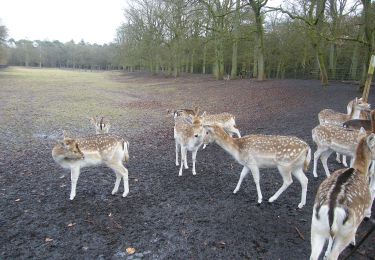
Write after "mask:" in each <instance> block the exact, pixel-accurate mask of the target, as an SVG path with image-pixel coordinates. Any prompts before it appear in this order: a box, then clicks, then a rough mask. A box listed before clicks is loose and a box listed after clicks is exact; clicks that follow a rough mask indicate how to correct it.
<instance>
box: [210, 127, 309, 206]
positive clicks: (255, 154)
mask: <svg viewBox="0 0 375 260" xmlns="http://www.w3.org/2000/svg"><path fill="white" fill-rule="evenodd" d="M204 128H205V131H206V136H205V138H204V143H205V144H208V143H211V142H216V143H217V144H218V145H219V146H220V147H222V148H223V149H224V150H226V151H227V152H228V153H229V154H231V155H232V156H233V157H234V158H235V159H236V161H237V162H238V163H240V164H241V165H243V166H244V167H243V169H242V172H241V176H240V179H239V181H238V184H237V186H236V188H235V190H234V191H233V193H237V192H238V190H239V189H240V186H241V183H242V181H243V179H244V178H245V176H246V175H247V174H248V173H249V171H251V173H252V175H253V178H254V182H255V185H256V188H257V193H258V203H261V202H262V198H263V197H262V192H261V190H260V185H259V169H260V168H277V169H278V170H279V172H280V174H281V176H282V178H283V185H282V186H281V187H280V189H279V190H278V191H277V192H276V193H275V194H274V195H273V196H272V197H271V198H270V199H269V200H268V201H269V202H273V201H275V200H276V199H277V198H278V197H279V196H280V195H281V194H282V193H283V192H284V191H285V190H286V189H287V188H288V187H289V185H290V184H292V182H293V180H292V175H293V176H294V177H296V178H297V180H298V181H299V182H300V183H301V187H302V193H301V202H300V203H299V204H298V207H299V208H302V207H303V206H304V205H305V203H306V192H307V184H308V179H307V178H306V176H305V174H304V171H307V169H308V166H309V163H310V160H311V149H310V147H309V145H308V144H307V143H306V142H304V141H302V140H301V139H299V138H297V137H295V136H279V135H247V136H243V137H241V138H233V137H231V136H230V135H229V134H228V133H227V132H226V131H225V130H224V129H223V128H222V127H221V126H219V125H205V126H204Z"/></svg>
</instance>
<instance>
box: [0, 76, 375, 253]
mask: <svg viewBox="0 0 375 260" xmlns="http://www.w3.org/2000/svg"><path fill="white" fill-rule="evenodd" d="M0 73H1V72H0ZM108 77H109V78H108V80H110V81H112V82H114V84H116V87H115V88H113V87H111V86H110V87H108V86H95V87H93V89H91V88H90V84H87V85H84V86H83V87H81V89H82V88H84V90H87V91H82V92H80V95H73V96H75V97H74V98H73V97H71V96H69V95H70V94H69V93H68V92H70V91H72V89H74V88H76V86H74V84H71V85H67V86H66V87H63V88H59V89H55V88H54V87H53V85H49V84H45V86H44V87H40V88H39V87H38V88H34V89H33V91H29V89H28V88H27V87H18V86H12V84H11V83H9V82H12V78H11V77H9V79H7V80H8V81H6V82H8V83H9V84H8V85H7V86H4V85H3V86H2V88H1V90H0V91H1V92H2V93H1V96H2V97H1V102H0V110H2V111H3V112H0V115H1V117H2V119H1V120H0V121H3V122H2V123H1V122H0V123H1V132H0V134H1V137H0V140H1V144H0V145H1V150H0V172H1V173H0V185H1V187H0V188H1V190H0V201H1V203H0V212H1V213H0V259H19V258H38V259H39V258H50V259H63V258H64V259H77V258H85V259H98V258H99V259H139V258H145V259H308V257H309V255H310V223H311V214H312V206H313V200H314V196H315V193H316V190H317V188H318V185H319V184H320V183H321V182H322V181H323V180H324V178H325V174H324V171H323V168H322V166H321V164H319V171H318V174H319V177H318V178H316V179H314V178H313V176H312V164H311V165H310V169H309V171H308V172H307V173H306V175H307V177H308V179H309V186H308V194H307V204H306V206H305V207H304V208H303V209H297V205H298V203H299V201H300V194H301V187H300V184H299V183H298V181H297V180H295V181H294V183H293V184H292V185H291V186H290V187H289V188H288V189H287V190H286V191H285V192H284V193H283V194H282V195H281V196H280V197H279V199H278V200H277V201H276V202H274V203H272V204H271V203H268V202H267V199H268V198H269V197H270V196H272V195H273V194H274V193H275V192H276V190H277V189H278V188H279V186H281V183H282V179H281V177H280V175H279V173H278V172H277V170H276V169H262V170H261V179H260V180H261V189H262V192H263V197H264V202H263V203H262V204H261V205H260V206H259V205H257V203H256V202H257V194H256V189H255V185H254V182H253V180H252V178H251V176H248V178H246V179H245V181H244V183H243V185H242V187H241V189H240V191H239V192H238V193H237V194H236V195H234V194H232V192H233V190H234V188H235V186H236V184H237V181H238V178H239V173H240V171H241V169H242V167H241V166H240V165H239V164H238V163H236V162H235V161H234V159H232V158H231V156H230V155H229V154H227V153H226V152H225V151H224V150H222V149H221V148H220V147H219V146H217V145H210V146H209V147H207V149H206V150H200V151H199V152H198V159H197V175H196V176H193V175H192V173H191V168H190V169H188V170H184V172H183V176H182V177H178V167H176V166H175V164H174V158H175V151H174V140H173V119H172V118H171V117H166V116H165V113H166V110H167V109H169V108H181V107H191V106H192V105H199V106H200V107H201V108H202V110H205V111H207V112H208V113H219V112H224V111H226V112H229V113H232V114H234V115H235V116H236V122H237V125H238V128H239V129H240V131H241V134H243V135H245V134H250V133H262V134H283V135H296V136H298V137H300V138H302V139H304V140H305V141H307V142H308V143H309V144H310V145H311V147H312V149H313V151H314V150H315V146H314V145H313V143H312V139H311V129H312V128H313V127H314V126H316V125H317V124H318V119H317V114H318V112H319V111H320V110H322V109H323V108H333V109H335V110H338V111H341V112H345V109H346V103H347V102H348V101H349V100H351V99H352V98H354V97H355V96H359V93H358V92H357V89H356V86H355V85H352V84H347V83H341V82H332V83H331V85H330V86H329V87H328V88H327V89H323V88H322V87H321V86H320V84H319V81H313V80H283V81H278V80H269V81H265V82H257V81H255V80H233V81H228V82H224V81H215V80H214V79H213V78H211V77H209V76H199V75H196V76H184V77H181V78H178V79H170V78H164V77H157V76H150V75H141V74H111V75H109V76H108ZM0 78H1V74H0ZM4 82H5V81H3V84H4ZM46 82H48V81H46ZM121 86H123V87H121ZM82 93H87V95H86V94H82ZM45 95H47V96H48V98H45V97H44V96H45ZM67 97H69V98H67ZM14 99H17V100H18V101H19V104H18V105H17V102H15V101H14ZM369 101H370V102H373V101H375V92H372V93H371V96H370V98H369ZM79 104H81V105H82V104H84V105H85V106H86V105H87V106H89V107H88V108H85V106H84V108H83V109H82V110H81V109H80V108H79V107H78V106H77V105H79ZM102 108H103V109H102ZM104 108H105V109H104ZM108 108H109V109H108ZM85 109H86V110H85ZM93 113H99V114H100V113H106V114H107V115H109V117H110V119H111V121H112V129H111V131H112V132H113V133H116V134H119V135H121V136H124V137H126V138H128V140H129V141H130V155H131V157H130V162H129V164H128V165H127V166H126V167H127V168H128V169H129V175H130V193H129V195H128V197H126V198H122V197H121V193H122V187H123V186H122V185H121V186H120V192H119V193H118V194H117V195H115V196H112V195H111V190H112V188H113V184H114V181H115V175H114V174H113V173H112V172H111V170H110V169H108V168H105V167H95V168H86V169H84V170H82V171H81V176H80V179H79V181H78V186H77V196H76V198H75V199H74V201H69V192H70V178H69V176H70V175H69V172H67V171H66V170H63V169H62V168H60V167H59V166H58V165H57V164H56V163H55V162H54V161H53V160H52V157H51V149H52V147H53V145H54V143H55V142H56V139H58V138H60V137H61V131H62V129H68V130H69V131H70V132H71V133H72V134H73V135H77V136H83V135H84V134H85V133H92V132H93V129H92V128H91V127H90V126H89V123H88V120H87V118H86V116H87V115H89V114H93ZM190 158H191V157H190V154H189V165H191V164H190V163H191V159H190ZM329 167H330V169H331V170H335V169H338V168H341V167H342V166H340V165H339V164H338V163H336V162H335V161H334V157H333V156H331V158H330V161H329ZM373 212H374V209H373ZM369 227H370V223H369V222H368V221H367V222H364V223H363V224H362V225H361V227H360V228H359V230H358V233H357V240H359V239H360V238H361V237H362V236H363V235H364V233H365V232H366V231H367V230H368V229H369ZM374 243H375V234H373V235H372V236H371V237H370V238H369V239H368V240H367V241H366V243H365V244H364V245H363V246H362V247H361V248H360V250H359V251H358V252H357V253H356V254H355V256H354V257H353V259H375V248H374ZM127 248H134V249H135V254H132V255H130V254H128V253H127V252H126V249H127ZM349 251H350V249H346V250H345V251H344V253H343V256H344V255H346V254H348V252H349Z"/></svg>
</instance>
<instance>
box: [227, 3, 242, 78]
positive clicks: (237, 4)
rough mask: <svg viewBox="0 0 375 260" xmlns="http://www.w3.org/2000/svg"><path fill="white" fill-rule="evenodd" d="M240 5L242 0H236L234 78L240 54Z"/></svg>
mask: <svg viewBox="0 0 375 260" xmlns="http://www.w3.org/2000/svg"><path fill="white" fill-rule="evenodd" d="M240 5H241V1H240V0H236V14H235V17H234V19H235V21H234V38H233V44H232V71H231V73H230V76H231V78H232V79H236V78H237V62H238V60H237V56H238V38H239V33H240V32H239V30H240V23H241V21H240Z"/></svg>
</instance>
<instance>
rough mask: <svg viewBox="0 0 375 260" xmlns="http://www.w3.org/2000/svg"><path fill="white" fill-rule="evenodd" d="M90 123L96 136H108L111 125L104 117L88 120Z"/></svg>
mask: <svg viewBox="0 0 375 260" xmlns="http://www.w3.org/2000/svg"><path fill="white" fill-rule="evenodd" d="M90 123H91V124H92V125H93V126H95V133H97V134H108V132H109V128H110V127H111V124H110V123H109V120H108V119H107V118H105V117H103V116H102V117H99V116H95V117H92V118H91V119H90Z"/></svg>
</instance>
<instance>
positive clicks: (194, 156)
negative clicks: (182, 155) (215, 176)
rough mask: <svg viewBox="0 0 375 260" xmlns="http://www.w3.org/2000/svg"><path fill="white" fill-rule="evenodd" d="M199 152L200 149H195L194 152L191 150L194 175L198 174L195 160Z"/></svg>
mask: <svg viewBox="0 0 375 260" xmlns="http://www.w3.org/2000/svg"><path fill="white" fill-rule="evenodd" d="M197 152H198V149H194V150H193V151H192V152H191V158H192V160H193V175H196V174H197V172H196V171H195V161H196V159H197Z"/></svg>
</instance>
